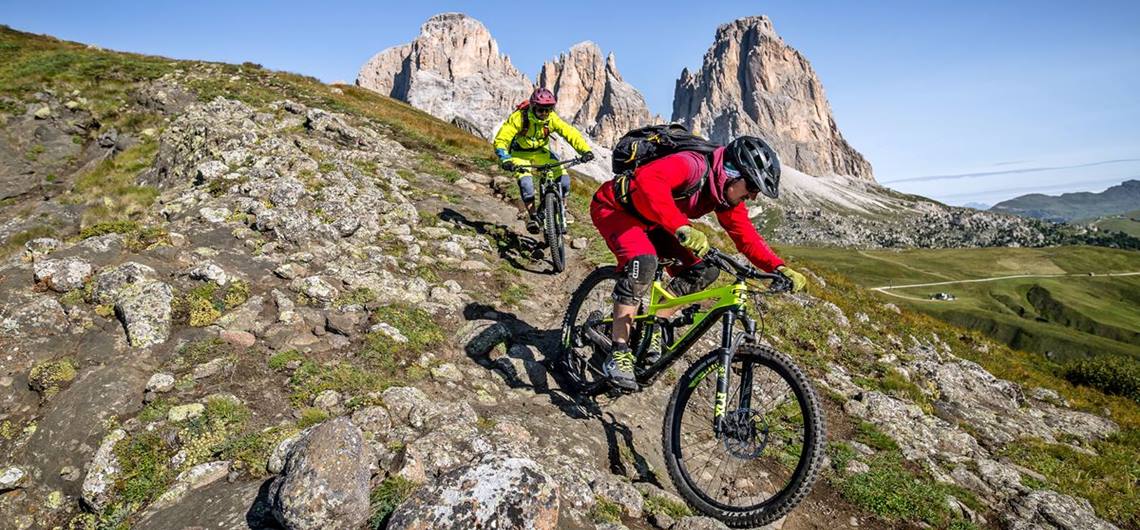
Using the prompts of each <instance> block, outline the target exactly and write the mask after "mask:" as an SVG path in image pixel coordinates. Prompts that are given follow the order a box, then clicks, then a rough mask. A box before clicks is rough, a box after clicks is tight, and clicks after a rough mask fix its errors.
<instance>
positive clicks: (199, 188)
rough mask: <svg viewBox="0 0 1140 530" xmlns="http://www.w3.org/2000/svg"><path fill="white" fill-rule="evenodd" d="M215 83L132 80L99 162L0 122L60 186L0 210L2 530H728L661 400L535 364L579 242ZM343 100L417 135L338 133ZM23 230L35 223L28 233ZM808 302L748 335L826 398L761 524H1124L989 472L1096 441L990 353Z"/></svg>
mask: <svg viewBox="0 0 1140 530" xmlns="http://www.w3.org/2000/svg"><path fill="white" fill-rule="evenodd" d="M235 68H236V67H235ZM235 68H230V69H226V68H225V67H223V66H219V65H197V66H196V67H195V68H186V69H182V68H175V69H173V71H170V72H168V73H166V74H164V75H161V76H155V77H154V78H153V79H150V80H148V81H140V82H137V83H136V84H135V85H133V87H132V88H131V90H130V100H129V102H128V101H127V100H126V99H124V100H123V102H122V108H123V109H129V110H131V111H133V112H141V113H144V114H145V116H146V117H145V119H139V120H137V121H138V123H136V122H135V121H126V122H124V123H127V124H128V125H123V126H122V129H121V130H119V131H117V132H116V134H115V137H116V139H115V141H108V142H102V143H100V138H101V137H102V135H103V133H100V134H99V135H96V137H95V138H90V137H89V136H82V135H79V134H78V133H76V132H75V130H74V128H73V127H74V122H75V121H76V120H80V121H81V120H82V119H83V118H84V117H85V116H86V117H90V113H89V111H88V110H85V108H84V103H82V102H80V101H79V99H82V96H81V95H79V94H75V93H74V92H73V91H67V92H63V91H54V92H53V91H39V92H37V93H36V95H35V96H34V97H35V100H34V102H29V103H26V104H24V105H23V110H22V112H21V113H17V114H14V115H12V116H11V117H10V118H9V120H8V126H9V127H17V128H18V127H26V128H29V129H30V130H36V129H42V134H41V135H40V137H44V138H56V139H57V140H59V141H57V142H53V146H54V147H51V148H50V149H49V148H48V147H45V148H44V149H45V152H44V153H42V154H43V156H48V157H50V158H53V159H54V158H60V159H61V160H70V161H69V162H67V164H70V165H69V166H67V167H69V168H71V169H72V171H60V172H59V173H58V174H56V176H57V177H58V179H56V180H55V182H54V183H53V186H48V187H41V188H36V189H35V190H28V191H25V192H21V193H19V194H17V195H14V196H12V197H8V198H6V199H5V202H3V203H0V208H2V210H0V211H2V212H3V214H4V215H5V218H4V220H3V221H2V222H3V225H0V230H3V231H4V234H5V236H7V235H8V234H9V233H16V232H20V233H23V234H30V235H34V236H35V237H31V236H29V237H27V238H26V240H25V241H24V242H23V244H22V245H20V246H18V247H16V248H13V249H11V252H10V253H9V254H7V255H5V256H3V257H2V259H3V261H2V262H0V293H2V296H0V329H2V330H3V334H0V355H2V357H0V358H2V359H3V369H2V371H0V521H4V522H5V523H7V522H11V523H12V524H11V525H10V526H11V527H12V528H18V529H21V530H22V529H27V528H56V527H59V528H83V529H96V528H139V529H169V528H190V527H205V528H280V527H284V528H290V529H301V528H346V529H357V528H362V527H367V528H385V527H386V528H472V527H477V526H479V525H483V527H498V528H543V529H549V528H607V529H618V528H622V527H626V528H638V529H641V528H645V529H648V528H671V529H674V530H686V529H697V528H721V527H722V526H721V525H719V523H717V522H715V521H712V520H709V519H707V518H699V517H691V516H689V513H688V508H687V507H685V506H684V504H683V503H682V502H680V500H679V498H678V497H677V496H676V495H675V494H674V493H672V489H673V488H672V485H671V484H670V483H669V481H668V478H667V473H665V471H664V469H665V467H664V464H663V461H662V456H661V440H660V432H661V421H662V416H663V411H664V408H665V403H666V400H667V398H668V396H669V392H670V391H671V388H670V386H669V385H668V384H667V381H668V378H662V380H661V381H659V382H658V384H657V385H655V386H653V387H651V388H649V389H646V390H645V391H643V392H641V393H637V394H634V395H629V396H624V397H621V398H617V399H611V398H608V397H603V398H599V399H598V400H597V402H590V401H583V400H576V399H574V398H573V397H572V396H569V395H566V394H565V393H563V392H562V391H561V390H560V386H559V384H558V379H557V378H556V377H554V375H553V374H551V373H550V372H549V369H548V368H549V367H548V365H547V364H546V363H545V362H544V361H546V360H547V359H548V358H549V356H550V355H551V353H552V352H553V351H555V350H554V346H555V343H556V340H557V337H558V333H559V332H558V329H559V327H560V325H561V318H562V314H563V311H564V308H565V304H566V302H567V300H568V299H569V295H570V293H571V291H572V290H573V289H574V288H575V287H576V286H577V284H578V282H579V281H580V280H581V279H582V278H583V277H584V276H585V275H586V274H587V273H588V272H589V270H590V269H591V268H592V266H591V265H588V264H587V263H589V261H590V259H593V258H594V257H596V251H597V246H596V243H597V242H596V241H591V240H590V238H589V236H587V235H586V234H589V233H590V232H592V230H587V231H578V232H576V230H579V229H580V228H582V227H583V225H582V223H588V220H587V219H584V218H578V219H575V221H576V222H575V225H574V227H572V228H573V229H572V230H571V233H572V240H577V239H579V238H586V241H585V244H582V243H581V242H578V241H572V243H573V244H572V245H570V246H569V248H568V251H569V259H568V263H569V264H570V268H569V270H567V271H566V272H564V273H563V274H561V275H552V274H549V273H548V271H549V270H550V267H549V265H548V264H547V263H546V262H544V261H542V260H541V259H535V255H534V251H535V250H536V248H537V247H538V243H537V240H536V239H535V238H533V237H530V236H528V235H525V234H524V231H523V227H522V224H521V222H519V221H518V220H517V219H516V211H517V210H516V209H515V207H513V206H511V205H510V204H509V201H508V200H507V199H506V196H508V195H510V193H511V191H510V190H511V189H512V188H513V186H514V182H513V181H512V180H510V179H509V178H507V177H505V176H503V175H501V174H497V172H495V171H493V170H491V169H489V167H488V166H486V165H483V166H480V165H479V159H478V158H468V157H465V156H463V155H462V149H463V146H465V145H476V146H477V147H472V148H471V149H473V150H475V149H478V151H479V153H483V149H486V146H485V145H484V144H482V143H475V144H471V143H470V142H471V140H470V139H469V138H466V137H463V138H458V139H457V138H456V137H454V136H447V135H455V134H457V133H455V132H454V131H455V130H454V129H452V128H451V127H450V126H448V125H446V124H441V123H438V122H436V121H433V120H431V119H430V118H428V117H426V116H424V115H418V114H415V115H413V114H410V113H407V112H408V111H405V110H404V107H397V106H396V105H397V104H395V103H393V102H391V101H390V100H386V99H382V98H378V97H375V96H371V97H372V99H367V98H366V96H363V95H361V94H360V93H359V92H354V89H351V88H349V87H327V86H324V85H320V86H318V87H316V88H312V89H311V90H313V91H319V92H320V95H321V97H322V98H327V99H321V98H317V97H313V96H312V94H305V93H293V94H289V95H288V96H285V97H268V96H264V95H262V94H260V93H258V97H257V98H253V97H242V98H237V97H226V95H227V94H230V92H238V93H240V94H243V95H246V94H245V93H243V92H240V87H243V86H245V87H249V86H251V85H256V84H255V83H251V82H250V81H249V79H250V78H246V77H243V76H246V75H254V76H260V75H264V74H263V73H260V72H258V71H257V70H256V69H249V68H241V69H235ZM255 79H258V83H260V84H261V85H269V84H271V83H273V82H281V83H283V84H282V85H281V86H287V87H288V86H291V85H288V84H284V82H282V81H280V80H277V79H276V78H274V79H271V80H270V81H266V80H265V79H263V78H255ZM219 85H220V86H222V87H224V88H218V86H219ZM261 85H256V86H261ZM203 94H208V95H212V96H211V97H204V96H203ZM292 96H296V97H292ZM336 98H343V99H336ZM353 98H361V100H363V101H365V102H366V103H367V104H368V105H370V106H373V107H375V108H379V109H381V110H383V111H384V112H405V113H407V114H404V115H405V116H411V117H412V118H414V119H416V120H421V121H419V122H415V121H412V120H411V119H410V118H409V119H408V120H405V121H403V122H392V121H387V122H385V121H383V120H380V119H375V118H371V117H369V115H367V114H363V115H362V114H361V113H357V112H349V110H351V109H353V108H357V107H352V106H351V105H349V103H357V101H358V100H357V99H353ZM321 102H323V103H321ZM73 103H74V104H73ZM334 107H335V109H334ZM45 109H46V110H45ZM346 109H348V110H346ZM121 112H127V111H126V110H124V111H121ZM131 123H133V124H134V125H129V124H131ZM416 127H419V128H420V129H416ZM440 127H446V129H440ZM440 130H444V131H445V132H442V133H441V132H438V131H440ZM68 131H71V132H68ZM421 131H434V132H421ZM61 134H62V135H63V136H59V135H61ZM431 134H439V135H442V136H441V137H442V138H444V139H447V141H445V140H439V141H438V142H427V141H425V140H424V138H425V137H426V138H432V137H431V136H430V135H431ZM68 135H71V136H74V137H75V139H71V140H63V138H67V136H68ZM22 138H23V137H19V138H10V137H5V138H4V141H5V142H16V144H13V145H9V146H7V147H6V148H5V149H7V150H8V151H11V152H17V153H19V152H26V151H27V149H28V146H26V145H22V144H18V142H21V141H24V140H23V139H22ZM448 142H450V143H448ZM464 142H468V143H464ZM427 144H430V145H431V147H430V148H429V147H425V145H427ZM70 146H75V147H70ZM57 150H58V151H59V152H58V153H57V152H56V151H57ZM69 150H74V151H75V152H74V153H72V154H75V156H74V157H68V156H66V155H64V154H60V153H63V152H64V151H69ZM76 153H79V154H76ZM457 153H459V154H457ZM480 156H482V155H480ZM88 160H103V161H109V162H108V163H107V164H104V165H99V164H98V163H95V164H92V166H90V167H85V168H82V169H81V168H78V167H76V165H82V166H87V161H88ZM25 161H26V160H25ZM129 161H134V162H132V163H129V164H128V163H127V162H129ZM65 165H66V164H65ZM95 166H97V169H96V170H97V171H100V172H102V173H99V175H101V176H102V177H104V178H105V179H106V180H113V179H115V178H122V179H125V180H126V182H127V183H128V184H129V186H126V187H125V188H123V189H126V190H128V191H129V192H130V193H133V194H138V195H146V196H149V197H150V198H151V201H150V202H145V201H139V202H137V203H134V204H135V206H136V207H137V208H135V209H134V210H132V213H131V214H129V215H127V214H125V212H124V211H122V210H123V209H124V208H125V207H124V206H123V205H124V204H126V202H124V199H123V195H124V192H122V190H110V189H108V190H102V191H100V192H99V194H97V195H98V196H97V197H96V198H94V199H91V198H90V197H79V198H76V197H72V196H70V195H68V193H69V192H68V191H67V190H69V189H70V190H77V189H82V186H81V184H82V182H83V180H82V179H83V178H84V176H87V175H91V174H92V173H91V171H92V167H95ZM144 192H145V193H144ZM70 193H74V191H72V192H70ZM100 207H103V208H104V209H102V210H100V209H99V208H100ZM575 211H577V210H575ZM44 219H51V220H53V221H56V222H57V224H53V225H52V226H54V227H55V230H54V231H52V232H50V233H44V232H42V231H40V232H29V230H30V229H28V228H27V227H28V226H30V225H32V224H34V223H36V222H42V221H43V220H44ZM67 227H71V228H67ZM812 278H813V284H814V285H815V286H818V287H817V288H816V290H815V291H813V293H814V294H810V295H809V294H803V295H794V296H786V297H781V298H779V299H772V300H771V301H768V302H765V305H764V308H765V310H766V311H767V313H768V314H769V315H770V316H769V318H768V319H767V322H766V324H765V325H766V330H769V332H768V333H766V337H768V340H769V341H770V342H771V344H772V345H773V346H774V347H777V348H779V349H781V350H784V351H786V352H788V353H789V354H791V355H792V356H793V357H794V358H795V359H796V360H797V362H799V363H801V364H802V365H803V366H804V367H805V369H806V370H807V371H808V372H809V373H810V375H811V377H812V379H813V381H814V382H815V384H816V385H817V387H818V389H819V391H820V394H821V395H822V396H823V397H824V400H823V401H824V405H825V408H826V411H827V423H828V426H829V441H830V442H831V443H830V444H829V446H828V456H829V458H830V461H829V465H827V466H826V468H827V469H826V471H825V473H824V476H823V478H821V480H820V482H819V483H818V484H817V486H816V488H815V490H814V492H813V494H812V496H810V497H809V498H808V499H807V500H806V501H805V502H804V503H803V504H802V505H801V506H800V507H799V508H797V509H796V510H795V511H794V512H793V513H792V514H791V515H790V516H789V517H788V518H787V519H786V520H784V521H781V522H778V523H777V524H776V525H774V527H780V528H788V529H800V528H822V527H827V528H843V527H848V526H855V525H858V526H859V527H871V528H889V527H900V528H912V527H931V526H934V527H937V526H942V527H955V528H985V527H997V526H1001V527H1005V528H1015V529H1021V528H1057V529H1062V528H1065V529H1068V528H1113V525H1112V524H1110V523H1108V522H1106V521H1105V520H1104V519H1102V518H1101V517H1109V516H1112V517H1117V520H1127V519H1126V517H1129V515H1128V513H1127V512H1125V513H1123V514H1121V513H1118V512H1113V511H1112V510H1113V509H1114V508H1113V507H1111V506H1108V507H1106V506H1105V505H1104V504H1103V503H1100V504H1098V505H1097V507H1096V509H1097V510H1100V511H1095V512H1094V507H1093V505H1092V504H1091V503H1090V501H1088V500H1085V499H1082V498H1078V497H1074V496H1072V495H1068V494H1062V493H1058V492H1057V491H1055V488H1056V486H1054V483H1053V482H1050V478H1049V477H1045V476H1043V475H1042V474H1041V473H1039V472H1037V471H1034V470H1032V469H1029V467H1028V466H1029V465H1031V464H1030V463H1028V462H1027V461H1026V460H1024V459H1022V460H1017V461H1015V460H1014V457H1016V456H1017V455H1016V454H1014V453H1010V452H1009V451H1008V449H1007V447H1020V446H1018V445H1017V444H1019V443H1022V442H1021V440H1023V439H1025V438H1031V439H1035V440H1041V441H1042V442H1041V443H1048V444H1051V445H1050V447H1057V448H1062V449H1064V450H1066V451H1070V450H1071V451H1076V452H1080V454H1083V455H1086V456H1088V455H1089V454H1090V453H1092V454H1099V453H1098V451H1100V450H1102V449H1101V447H1102V446H1100V445H1098V444H1100V443H1108V442H1106V440H1112V439H1113V437H1114V436H1116V435H1117V433H1118V431H1120V430H1121V429H1120V426H1119V425H1117V423H1116V422H1114V421H1113V420H1111V419H1108V418H1105V417H1104V416H1105V414H1093V413H1090V412H1089V410H1090V409H1092V408H1093V407H1092V406H1090V405H1087V404H1085V405H1083V406H1082V407H1081V410H1076V408H1075V405H1074V406H1070V405H1069V403H1068V401H1067V400H1066V398H1065V397H1063V396H1062V395H1061V394H1059V393H1058V392H1056V391H1054V390H1051V389H1048V388H1038V387H1036V386H1032V387H1026V388H1023V387H1022V386H1021V385H1019V384H1017V383H1014V382H1011V381H1008V380H1005V379H999V378H997V377H995V376H994V375H992V374H991V373H990V372H989V371H987V370H986V369H985V368H983V367H982V365H980V364H978V363H976V362H973V361H970V360H967V359H968V358H977V359H981V360H985V358H986V356H987V355H989V354H990V351H991V350H990V349H991V348H996V346H993V345H992V344H991V343H989V342H986V341H984V340H980V339H977V338H976V337H975V336H972V335H969V334H963V333H961V332H960V331H956V330H953V329H952V328H945V327H941V328H939V327H934V325H933V324H928V323H927V322H926V321H923V320H915V319H914V317H911V316H909V315H906V314H902V313H900V312H898V309H897V308H893V307H891V306H889V305H884V304H881V303H879V302H877V301H871V299H869V298H868V296H867V295H866V293H863V292H861V291H858V290H856V289H853V288H851V287H850V286H847V285H845V284H844V283H843V281H842V279H837V278H835V277H831V276H827V275H820V274H814V273H813V274H812ZM696 350H698V351H703V350H701V349H700V348H697V349H696ZM994 354H995V355H1008V354H1009V353H1008V351H1006V350H1000V351H995V352H994ZM683 368H684V367H683V366H681V365H677V366H676V369H677V370H678V372H680V371H681V370H682V369H683ZM1095 403H1097V404H1099V405H1102V407H1101V409H1105V408H1107V407H1108V406H1109V405H1112V406H1114V407H1116V406H1117V404H1116V402H1104V401H1098V402H1095ZM1105 403H1107V404H1105ZM1114 410H1119V409H1114ZM1098 412H1099V410H1098ZM1011 455H1012V456H1011Z"/></svg>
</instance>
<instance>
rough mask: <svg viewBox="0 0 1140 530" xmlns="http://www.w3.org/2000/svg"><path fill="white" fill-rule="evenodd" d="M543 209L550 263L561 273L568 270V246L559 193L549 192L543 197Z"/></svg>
mask: <svg viewBox="0 0 1140 530" xmlns="http://www.w3.org/2000/svg"><path fill="white" fill-rule="evenodd" d="M542 202H543V211H545V212H546V215H544V216H543V236H544V237H545V238H546V246H547V248H549V249H550V263H551V264H552V265H554V272H555V273H560V272H562V271H564V270H566V247H564V246H563V243H562V231H561V221H562V219H560V217H561V216H562V205H561V204H559V203H558V194H556V193H554V192H548V193H547V194H546V195H544V196H543V197H542Z"/></svg>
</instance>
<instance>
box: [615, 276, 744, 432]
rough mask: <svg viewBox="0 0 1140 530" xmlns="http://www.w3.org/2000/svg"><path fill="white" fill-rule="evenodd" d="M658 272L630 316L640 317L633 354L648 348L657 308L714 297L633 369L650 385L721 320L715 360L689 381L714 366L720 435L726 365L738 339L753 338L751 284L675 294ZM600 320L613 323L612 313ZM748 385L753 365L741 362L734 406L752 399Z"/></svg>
mask: <svg viewBox="0 0 1140 530" xmlns="http://www.w3.org/2000/svg"><path fill="white" fill-rule="evenodd" d="M657 276H658V277H657V279H656V280H654V282H653V284H652V287H651V291H650V295H649V308H648V310H647V311H646V312H645V313H643V314H638V315H635V316H634V317H633V319H634V322H635V323H637V322H639V323H640V325H641V341H640V343H641V344H640V345H639V346H638V358H640V357H641V356H642V355H643V354H644V353H645V350H646V348H647V347H648V338H649V335H650V334H651V333H652V332H653V326H659V325H661V324H660V323H658V322H657V321H656V320H657V314H658V313H659V312H661V311H664V310H667V309H673V308H676V307H681V306H687V305H690V304H695V303H698V302H703V301H705V300H714V299H715V300H716V302H715V303H714V304H713V305H712V306H711V307H709V308H708V309H704V310H698V311H696V312H695V313H693V315H692V317H693V322H692V324H691V326H690V328H689V329H688V331H686V332H685V334H684V335H682V336H681V337H680V338H677V339H676V340H674V341H673V342H672V343H670V344H662V350H663V351H662V352H661V358H660V359H658V360H657V362H655V363H653V364H652V365H651V366H649V367H647V368H645V369H644V370H642V371H641V372H640V373H637V374H636V376H637V382H638V384H640V385H642V386H647V385H651V384H653V382H654V381H656V380H657V378H658V377H660V376H661V374H662V373H664V372H665V369H666V368H668V367H669V366H670V365H672V364H673V362H674V361H676V360H677V359H678V358H680V357H681V356H682V355H684V354H685V353H686V352H687V351H689V348H691V347H692V346H693V345H694V344H696V342H697V340H698V339H699V338H700V337H702V336H703V335H704V334H705V332H707V331H708V330H709V328H711V327H712V326H713V325H714V324H716V323H717V322H718V321H719V322H720V323H721V345H720V348H718V349H717V350H715V351H716V352H717V353H719V354H720V357H721V359H720V363H719V364H715V365H711V366H710V367H709V369H708V370H706V371H705V372H704V373H701V374H698V375H697V377H696V378H694V379H693V382H692V383H691V385H693V386H695V385H696V384H697V383H699V382H700V381H702V380H704V378H705V377H707V376H708V374H709V372H711V371H712V368H713V367H719V368H718V369H717V370H716V371H717V390H716V404H715V406H714V408H713V424H714V425H713V430H714V432H715V433H716V434H718V435H719V434H720V432H721V428H722V423H723V420H724V415H725V407H726V405H727V401H728V389H729V376H728V370H727V369H726V367H727V366H729V365H730V364H731V362H732V357H733V355H735V354H736V350H737V348H739V347H740V345H741V344H742V343H744V342H745V341H748V342H752V341H754V340H755V338H756V321H755V320H753V319H752V318H751V317H750V316H748V293H749V292H750V289H749V287H748V284H747V283H746V282H745V281H744V279H742V278H737V281H736V282H734V283H732V284H730V285H725V286H721V287H713V288H710V289H705V290H703V291H698V292H695V293H691V294H687V295H684V296H674V295H673V294H671V293H670V292H669V291H667V290H666V289H665V284H664V282H662V281H661V269H658V273H657ZM737 321H740V322H741V323H742V324H743V325H744V331H742V332H737V333H733V328H734V327H735V326H736V323H737ZM602 322H603V323H613V318H612V317H610V318H606V319H603V320H602ZM745 385H747V386H745ZM751 387H752V368H751V366H746V367H745V369H744V370H742V373H741V395H740V405H739V406H740V407H741V408H748V407H749V406H750V404H751V392H750V391H748V390H745V389H751Z"/></svg>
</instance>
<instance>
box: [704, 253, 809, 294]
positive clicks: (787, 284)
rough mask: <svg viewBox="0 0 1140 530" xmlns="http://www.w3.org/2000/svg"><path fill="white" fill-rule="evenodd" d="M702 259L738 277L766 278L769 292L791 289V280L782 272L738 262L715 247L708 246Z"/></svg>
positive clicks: (749, 278) (750, 278)
mask: <svg viewBox="0 0 1140 530" xmlns="http://www.w3.org/2000/svg"><path fill="white" fill-rule="evenodd" d="M703 259H704V260H705V261H708V262H709V263H712V264H713V265H714V266H716V267H717V268H718V269H720V270H722V271H725V272H727V273H729V274H733V275H735V276H736V277H737V278H740V279H748V280H768V281H770V282H771V283H769V284H768V291H769V292H772V293H782V292H787V291H791V290H792V280H790V279H788V277H786V276H784V275H783V274H780V273H775V272H763V271H761V270H757V269H756V268H755V267H753V266H751V265H746V264H743V263H740V262H739V261H737V260H736V258H733V257H732V256H729V255H728V254H725V253H723V252H721V251H719V250H717V249H715V248H710V249H709V251H708V253H706V254H705V255H704V258H703Z"/></svg>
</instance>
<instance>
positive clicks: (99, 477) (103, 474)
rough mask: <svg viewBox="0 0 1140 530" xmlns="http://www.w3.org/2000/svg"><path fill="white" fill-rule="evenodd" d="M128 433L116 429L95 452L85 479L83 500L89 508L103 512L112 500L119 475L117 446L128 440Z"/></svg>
mask: <svg viewBox="0 0 1140 530" xmlns="http://www.w3.org/2000/svg"><path fill="white" fill-rule="evenodd" d="M126 436H127V432H126V431H124V430H122V429H115V430H113V431H111V432H110V434H108V435H107V436H105V437H104V438H103V442H102V443H100V444H99V449H98V450H97V451H95V458H94V459H92V460H91V464H90V465H89V466H88V467H87V476H86V477H85V478H84V479H83V487H82V490H81V491H82V498H83V502H84V503H85V504H87V506H89V507H91V508H92V509H93V510H94V511H96V512H98V511H100V510H102V509H103V508H104V507H105V506H106V505H107V502H108V501H110V500H111V496H112V493H113V491H112V488H113V486H114V484H115V478H116V477H117V476H118V474H119V459H118V457H116V456H115V444H117V443H119V441H120V440H122V439H123V438H126Z"/></svg>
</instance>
